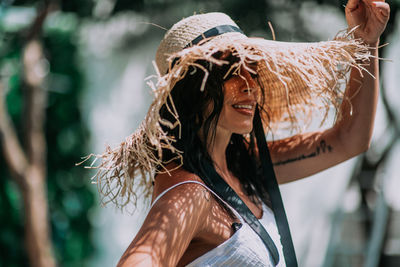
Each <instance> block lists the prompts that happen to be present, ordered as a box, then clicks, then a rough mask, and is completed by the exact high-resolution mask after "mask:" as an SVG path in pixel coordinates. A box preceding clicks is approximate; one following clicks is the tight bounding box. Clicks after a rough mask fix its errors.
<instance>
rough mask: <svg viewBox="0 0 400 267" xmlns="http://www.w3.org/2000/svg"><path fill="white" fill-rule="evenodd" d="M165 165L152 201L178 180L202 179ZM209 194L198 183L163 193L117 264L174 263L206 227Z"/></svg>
mask: <svg viewBox="0 0 400 267" xmlns="http://www.w3.org/2000/svg"><path fill="white" fill-rule="evenodd" d="M167 167H168V168H169V170H170V171H169V173H160V174H158V175H157V176H156V179H155V182H154V191H153V201H154V199H155V198H156V197H157V196H159V195H160V194H161V193H162V192H164V191H165V190H167V189H168V188H171V187H172V186H174V185H176V184H178V183H180V182H184V181H189V180H191V181H197V182H201V179H200V178H199V177H197V176H196V175H194V174H191V173H190V172H188V171H185V170H184V169H182V168H174V166H172V165H170V166H167ZM208 194H209V192H208V191H207V190H206V189H205V188H204V187H203V186H202V185H200V184H198V183H187V184H182V185H179V186H177V187H175V188H173V189H172V190H169V191H168V192H166V193H165V194H163V195H162V196H161V197H160V198H159V199H158V200H157V201H156V202H155V203H154V205H153V206H152V207H151V209H150V211H149V213H148V215H147V216H146V219H145V221H144V222H143V225H142V227H141V228H140V230H139V232H138V234H137V235H136V237H135V239H134V240H133V241H132V243H131V245H130V246H129V247H128V249H127V250H126V251H125V253H124V255H123V256H122V257H121V260H120V263H119V265H118V266H176V265H177V263H178V261H179V259H180V258H181V257H182V255H183V254H184V252H185V251H186V249H187V247H188V246H189V244H190V242H191V240H192V239H193V238H194V237H195V236H197V235H198V234H199V233H200V232H202V231H203V230H204V228H205V227H206V226H205V225H206V224H205V222H206V221H207V217H208V216H209V213H210V212H209V211H210V206H211V201H209V199H210V198H209V196H208ZM171 248H173V249H171Z"/></svg>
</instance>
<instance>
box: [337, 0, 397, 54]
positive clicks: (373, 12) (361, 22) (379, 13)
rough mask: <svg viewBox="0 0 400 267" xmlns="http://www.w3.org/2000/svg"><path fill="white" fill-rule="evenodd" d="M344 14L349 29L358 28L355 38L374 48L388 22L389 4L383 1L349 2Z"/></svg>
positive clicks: (358, 0) (350, 0)
mask: <svg viewBox="0 0 400 267" xmlns="http://www.w3.org/2000/svg"><path fill="white" fill-rule="evenodd" d="M345 12H346V20H347V24H348V26H349V29H352V28H354V27H356V26H358V28H357V29H356V31H355V33H354V35H355V37H356V38H361V39H363V40H364V42H365V43H366V44H368V45H371V46H376V45H377V44H378V43H379V36H380V35H381V34H382V32H383V31H384V30H385V28H386V24H387V22H388V20H389V14H390V7H389V4H387V3H385V0H379V1H372V0H349V1H348V2H347V5H346V9H345Z"/></svg>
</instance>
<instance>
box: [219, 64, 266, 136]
mask: <svg viewBox="0 0 400 267" xmlns="http://www.w3.org/2000/svg"><path fill="white" fill-rule="evenodd" d="M250 67H251V68H252V69H253V70H255V68H253V67H252V66H250ZM255 76H256V75H254V74H253V73H250V72H249V71H248V70H246V69H245V68H244V67H242V68H241V70H240V73H239V74H236V75H232V76H231V77H230V78H229V79H228V80H226V81H225V82H224V86H223V90H224V104H223V107H222V110H221V114H220V116H219V120H218V124H217V130H218V129H219V130H225V131H228V132H229V133H236V134H247V133H250V132H251V130H252V129H253V117H254V112H255V109H256V104H257V100H258V97H259V93H260V92H259V90H260V88H259V85H258V83H257V81H256V77H255Z"/></svg>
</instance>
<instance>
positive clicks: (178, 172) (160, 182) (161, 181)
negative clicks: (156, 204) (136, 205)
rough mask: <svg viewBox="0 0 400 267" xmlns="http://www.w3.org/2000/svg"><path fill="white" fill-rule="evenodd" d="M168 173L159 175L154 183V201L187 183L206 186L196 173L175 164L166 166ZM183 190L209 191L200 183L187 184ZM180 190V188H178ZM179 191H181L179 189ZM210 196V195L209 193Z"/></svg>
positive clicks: (183, 186)
mask: <svg viewBox="0 0 400 267" xmlns="http://www.w3.org/2000/svg"><path fill="white" fill-rule="evenodd" d="M166 168H167V170H168V171H165V172H162V173H159V174H157V176H156V178H155V181H154V188H153V197H152V201H154V199H155V198H156V197H157V196H158V195H160V194H161V193H162V192H164V191H165V190H167V189H168V188H171V187H172V186H174V185H176V184H179V183H182V182H186V181H196V182H199V183H202V184H204V182H203V181H202V180H201V179H200V177H199V176H197V175H196V174H194V173H191V172H189V171H187V170H185V169H184V168H182V167H178V166H177V165H176V164H175V163H172V164H169V165H167V166H166ZM181 187H182V188H192V189H193V188H197V189H198V190H200V191H207V190H206V189H205V188H204V187H203V186H201V185H199V184H198V183H187V184H185V185H182V186H181ZM177 189H178V188H177ZM178 191H179V189H178ZM207 194H209V193H207ZM194 196H196V195H194Z"/></svg>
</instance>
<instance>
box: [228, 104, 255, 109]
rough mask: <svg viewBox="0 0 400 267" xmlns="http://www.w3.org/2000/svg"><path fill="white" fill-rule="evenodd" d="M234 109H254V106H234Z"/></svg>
mask: <svg viewBox="0 0 400 267" xmlns="http://www.w3.org/2000/svg"><path fill="white" fill-rule="evenodd" d="M233 107H234V108H246V109H253V106H252V105H233Z"/></svg>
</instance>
